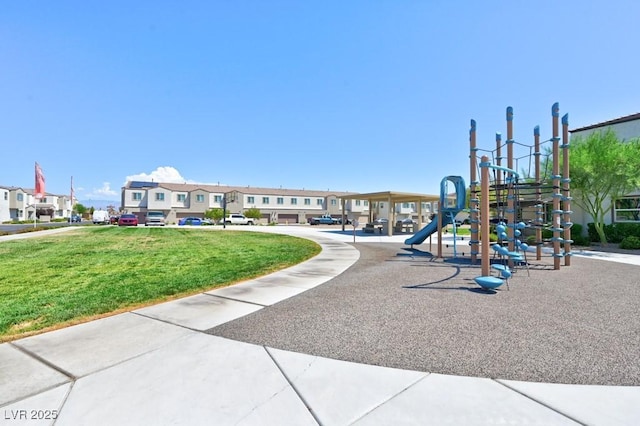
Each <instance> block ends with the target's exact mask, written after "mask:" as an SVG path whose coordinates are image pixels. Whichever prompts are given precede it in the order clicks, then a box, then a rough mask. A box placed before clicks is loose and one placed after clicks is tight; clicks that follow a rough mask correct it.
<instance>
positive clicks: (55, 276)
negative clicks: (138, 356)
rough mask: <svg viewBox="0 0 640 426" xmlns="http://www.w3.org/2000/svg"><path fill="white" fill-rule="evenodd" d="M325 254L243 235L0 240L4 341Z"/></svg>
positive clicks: (296, 241) (130, 231)
mask: <svg viewBox="0 0 640 426" xmlns="http://www.w3.org/2000/svg"><path fill="white" fill-rule="evenodd" d="M319 252H320V247H319V246H318V245H317V244H316V243H314V242H312V241H308V240H304V239H300V238H295V237H290V236H285V235H275V234H263V233H258V232H244V231H235V232H234V231H211V230H205V229H179V228H142V227H139V228H119V227H113V226H105V227H86V228H85V227H83V228H80V227H79V228H78V229H77V230H74V231H69V232H65V233H61V234H55V235H49V236H42V237H36V238H28V239H24V240H14V241H5V242H0V259H1V264H2V267H1V268H0V341H7V340H13V339H15V338H18V337H21V336H25V335H28V334H32V333H33V332H37V331H41V330H45V329H51V328H56V327H60V326H64V325H69V324H73V323H77V322H81V321H84V320H87V319H90V318H95V317H99V316H101V315H104V314H108V313H113V312H118V311H123V310H126V309H132V308H135V307H139V306H144V305H148V304H152V303H157V302H160V301H163V300H168V299H171V298H176V297H178V296H184V295H189V294H195V293H199V292H202V291H203V290H209V289H212V288H215V287H220V286H225V285H229V284H232V283H235V282H238V281H242V280H245V279H248V278H254V277H257V276H261V275H265V274H267V273H270V272H273V271H275V270H278V269H282V268H285V267H287V266H291V265H294V264H296V263H299V262H301V261H303V260H305V259H308V258H310V257H312V256H314V255H316V254H317V253H319Z"/></svg>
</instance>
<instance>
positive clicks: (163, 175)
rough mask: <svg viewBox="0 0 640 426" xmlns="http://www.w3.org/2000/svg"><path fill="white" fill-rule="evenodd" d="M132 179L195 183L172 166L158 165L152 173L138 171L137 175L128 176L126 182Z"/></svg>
mask: <svg viewBox="0 0 640 426" xmlns="http://www.w3.org/2000/svg"><path fill="white" fill-rule="evenodd" d="M132 180H138V181H143V182H161V183H195V182H190V181H188V180H187V179H185V178H183V177H182V175H181V174H180V172H179V171H178V170H177V169H176V168H175V167H171V166H164V167H158V168H157V169H155V170H154V171H152V172H151V173H144V172H143V173H138V174H137V175H131V176H127V179H126V180H125V184H126V183H127V182H129V181H132Z"/></svg>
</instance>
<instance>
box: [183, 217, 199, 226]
mask: <svg viewBox="0 0 640 426" xmlns="http://www.w3.org/2000/svg"><path fill="white" fill-rule="evenodd" d="M178 225H179V226H184V225H192V226H200V225H202V219H200V218H199V217H183V218H182V219H180V220H179V221H178Z"/></svg>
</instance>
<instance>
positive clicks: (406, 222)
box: [398, 217, 418, 225]
mask: <svg viewBox="0 0 640 426" xmlns="http://www.w3.org/2000/svg"><path fill="white" fill-rule="evenodd" d="M398 222H401V223H402V224H403V225H417V224H418V222H417V221H415V220H413V219H412V218H410V217H408V218H406V219H402V220H399V221H398Z"/></svg>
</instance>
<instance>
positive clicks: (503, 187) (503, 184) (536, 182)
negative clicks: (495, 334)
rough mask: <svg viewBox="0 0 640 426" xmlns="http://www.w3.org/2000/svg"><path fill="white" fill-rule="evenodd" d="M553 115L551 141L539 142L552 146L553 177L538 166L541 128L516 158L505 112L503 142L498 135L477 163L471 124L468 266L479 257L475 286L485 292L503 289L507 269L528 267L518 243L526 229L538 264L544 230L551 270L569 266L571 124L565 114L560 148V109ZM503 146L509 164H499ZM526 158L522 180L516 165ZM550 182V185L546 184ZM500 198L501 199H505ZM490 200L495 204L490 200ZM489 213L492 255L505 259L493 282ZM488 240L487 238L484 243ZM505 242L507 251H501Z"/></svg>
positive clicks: (524, 248)
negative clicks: (528, 210)
mask: <svg viewBox="0 0 640 426" xmlns="http://www.w3.org/2000/svg"><path fill="white" fill-rule="evenodd" d="M551 115H552V135H553V136H552V137H551V139H549V140H547V141H544V142H543V143H547V142H551V143H552V149H551V159H552V171H551V175H550V176H548V175H546V173H545V176H543V175H542V173H541V172H542V170H541V161H540V157H541V156H542V152H541V150H540V148H541V142H540V128H539V126H536V127H535V128H534V132H533V133H534V144H533V146H527V145H524V144H518V145H521V146H524V147H527V148H529V151H530V152H529V155H528V156H524V157H519V158H515V157H514V144H516V141H515V140H514V139H513V108H512V107H508V108H507V114H506V120H507V140H506V141H505V144H504V145H503V144H502V140H501V135H500V134H499V133H498V134H496V148H495V150H492V151H487V153H488V154H490V155H491V158H489V156H488V155H483V156H482V157H481V161H480V163H479V164H478V152H479V151H480V149H479V148H478V147H477V146H476V122H475V120H471V129H470V131H469V144H470V155H469V158H470V192H471V198H470V202H469V212H470V223H471V240H470V246H471V261H472V263H475V262H477V256H478V255H479V254H481V265H482V275H481V276H480V277H477V278H476V283H478V285H480V286H481V287H483V288H496V287H499V286H500V285H502V284H503V282H504V279H508V278H509V277H510V276H511V270H510V269H509V267H510V266H512V265H513V264H514V263H517V262H522V261H523V260H524V261H525V263H526V257H524V259H523V253H524V256H526V252H527V249H528V246H527V244H526V243H523V242H522V238H524V231H525V229H534V230H535V246H536V260H540V259H541V256H542V246H543V244H544V241H543V238H542V230H543V229H544V228H547V229H550V230H551V231H552V233H553V234H552V235H553V236H552V238H551V240H550V241H551V242H552V243H553V254H552V256H553V260H554V262H553V263H554V265H553V268H554V270H557V269H560V264H561V260H562V259H564V264H565V266H570V265H571V243H572V242H573V241H571V231H570V229H571V226H572V225H573V224H572V223H571V213H572V211H571V196H570V182H571V179H570V176H569V138H568V135H569V130H568V129H569V120H568V114H565V115H564V116H563V117H562V144H560V137H559V123H558V118H559V105H558V103H555V104H553V106H552V108H551ZM505 145H506V149H507V157H506V160H507V164H506V167H505V166H504V165H503V164H502V160H503V159H504V157H503V156H502V148H504V146H505ZM560 150H562V155H561V157H562V173H560V152H561V151H560ZM527 157H528V158H529V172H528V173H527V174H526V176H525V178H524V179H523V178H522V177H521V176H520V174H519V173H518V172H517V171H516V170H515V168H516V167H518V165H517V160H521V159H522V158H527ZM532 157H533V159H534V160H535V161H534V170H535V171H534V173H533V175H532V174H531V170H530V169H531V158H532ZM548 165H549V158H547V161H546V162H545V166H548ZM478 169H480V175H481V176H480V180H478V179H477V176H478V174H477V171H478ZM490 170H493V172H494V177H493V179H492V180H491V178H490V174H489V171H490ZM549 181H550V184H549ZM544 190H548V191H550V192H551V194H550V195H551V199H552V210H551V218H552V220H551V221H550V222H549V221H548V220H545V213H546V209H545V205H546V203H545V200H543V194H544ZM503 194H504V197H503ZM492 199H493V203H492V202H491V200H492ZM526 206H531V207H534V208H535V217H533V218H530V219H529V220H527V218H526V217H524V216H523V208H524V207H526ZM491 211H494V212H495V213H496V222H497V225H498V226H501V228H498V238H499V242H498V243H497V244H498V245H499V246H498V247H494V250H495V251H496V252H498V253H499V254H500V255H503V256H505V257H506V258H507V259H509V262H508V266H507V265H504V266H503V267H493V269H496V270H499V273H500V276H499V277H493V276H491V275H490V256H489V252H490V241H489V238H488V236H489V233H490V224H491V221H490V216H491ZM485 236H486V238H485ZM503 243H506V246H503Z"/></svg>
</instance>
